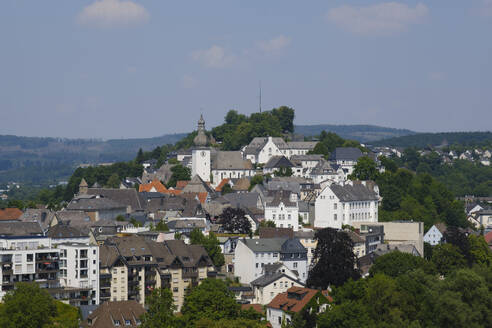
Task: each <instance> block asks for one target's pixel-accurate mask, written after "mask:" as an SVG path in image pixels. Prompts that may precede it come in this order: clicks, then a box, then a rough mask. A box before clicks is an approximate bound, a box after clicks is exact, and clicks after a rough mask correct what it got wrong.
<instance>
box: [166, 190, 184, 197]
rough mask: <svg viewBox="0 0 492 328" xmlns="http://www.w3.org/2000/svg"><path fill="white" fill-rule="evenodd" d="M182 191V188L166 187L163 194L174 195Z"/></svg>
mask: <svg viewBox="0 0 492 328" xmlns="http://www.w3.org/2000/svg"><path fill="white" fill-rule="evenodd" d="M182 191H183V190H179V189H168V190H166V191H165V192H164V194H169V195H175V196H177V195H179V194H181V192H182Z"/></svg>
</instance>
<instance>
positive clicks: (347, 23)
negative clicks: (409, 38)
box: [326, 2, 429, 35]
mask: <svg viewBox="0 0 492 328" xmlns="http://www.w3.org/2000/svg"><path fill="white" fill-rule="evenodd" d="M428 14H429V9H428V8H427V6H425V5H424V4H422V3H418V4H417V5H416V6H415V8H412V7H409V6H407V5H406V4H402V3H398V2H385V3H379V4H375V5H371V6H365V7H357V6H348V5H345V6H341V7H337V8H333V9H331V10H330V11H328V13H327V15H326V18H327V19H328V21H330V22H332V23H334V24H335V25H337V26H338V27H340V28H342V29H345V30H348V31H350V32H352V33H355V34H359V35H391V34H395V33H397V32H400V31H402V30H405V29H406V28H407V27H408V26H409V25H411V24H416V23H418V22H420V21H422V19H423V18H424V17H426V16H427V15H428Z"/></svg>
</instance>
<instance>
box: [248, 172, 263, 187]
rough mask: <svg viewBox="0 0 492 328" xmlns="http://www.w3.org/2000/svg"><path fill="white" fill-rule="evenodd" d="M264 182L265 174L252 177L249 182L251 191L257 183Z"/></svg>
mask: <svg viewBox="0 0 492 328" xmlns="http://www.w3.org/2000/svg"><path fill="white" fill-rule="evenodd" d="M262 183H263V175H259V174H257V175H255V176H254V177H252V178H251V180H250V182H249V191H251V189H253V187H254V186H256V185H257V184H262Z"/></svg>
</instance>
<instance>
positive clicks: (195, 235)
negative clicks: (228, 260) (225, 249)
mask: <svg viewBox="0 0 492 328" xmlns="http://www.w3.org/2000/svg"><path fill="white" fill-rule="evenodd" d="M190 242H191V244H192V245H202V246H203V247H204V248H205V250H206V251H207V254H208V256H209V257H210V259H212V262H213V263H214V265H215V266H216V267H217V268H220V267H221V266H223V265H224V263H225V259H224V254H223V253H222V250H221V248H220V242H219V239H218V238H217V236H215V234H214V233H213V232H210V233H209V235H208V236H205V235H204V234H203V233H202V232H201V231H200V230H199V229H197V228H195V229H193V230H192V231H191V233H190Z"/></svg>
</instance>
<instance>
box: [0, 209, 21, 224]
mask: <svg viewBox="0 0 492 328" xmlns="http://www.w3.org/2000/svg"><path fill="white" fill-rule="evenodd" d="M22 214H23V212H22V211H21V210H20V209H18V208H16V207H7V208H3V209H2V208H0V221H12V220H20V218H21V216H22Z"/></svg>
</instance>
